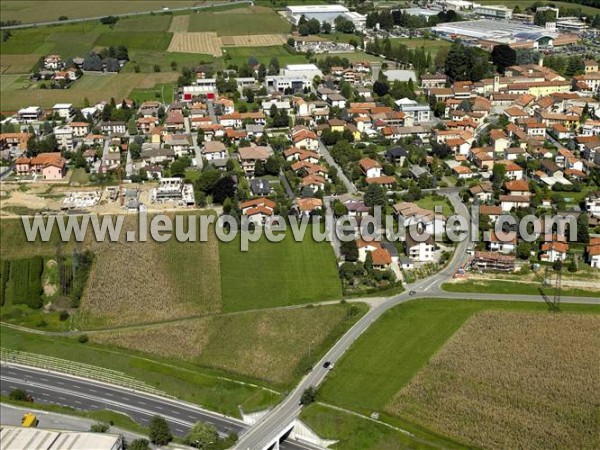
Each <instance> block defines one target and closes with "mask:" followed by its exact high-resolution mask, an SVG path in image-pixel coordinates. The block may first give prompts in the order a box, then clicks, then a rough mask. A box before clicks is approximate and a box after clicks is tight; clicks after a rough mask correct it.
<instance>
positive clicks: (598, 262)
mask: <svg viewBox="0 0 600 450" xmlns="http://www.w3.org/2000/svg"><path fill="white" fill-rule="evenodd" d="M586 255H587V261H588V263H589V264H590V266H592V267H593V268H595V269H600V238H592V239H591V240H590V244H589V245H588V246H587V247H586Z"/></svg>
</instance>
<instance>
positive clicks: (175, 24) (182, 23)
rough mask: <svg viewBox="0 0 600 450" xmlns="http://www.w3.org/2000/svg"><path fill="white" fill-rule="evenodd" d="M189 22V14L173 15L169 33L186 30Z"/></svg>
mask: <svg viewBox="0 0 600 450" xmlns="http://www.w3.org/2000/svg"><path fill="white" fill-rule="evenodd" d="M189 24H190V16H187V15H186V16H173V19H172V20H171V25H170V26H169V32H170V33H183V32H186V31H187V30H188V26H189Z"/></svg>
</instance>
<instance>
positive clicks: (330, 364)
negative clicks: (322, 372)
mask: <svg viewBox="0 0 600 450" xmlns="http://www.w3.org/2000/svg"><path fill="white" fill-rule="evenodd" d="M334 365H335V364H333V363H332V362H331V361H326V362H325V364H323V368H324V369H329V370H331V369H333V366H334Z"/></svg>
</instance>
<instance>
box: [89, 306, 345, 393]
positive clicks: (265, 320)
mask: <svg viewBox="0 0 600 450" xmlns="http://www.w3.org/2000/svg"><path fill="white" fill-rule="evenodd" d="M346 314H347V313H346V308H345V307H343V306H341V305H336V306H326V307H325V306H324V307H316V308H302V309H295V310H288V311H276V310H271V311H261V312H251V313H241V314H239V313H238V314H229V315H224V316H211V317H205V318H201V319H193V320H189V321H183V322H180V323H178V324H172V325H169V324H165V325H155V326H151V327H146V328H143V329H137V330H129V331H119V332H107V333H97V334H93V335H91V336H90V337H91V339H92V340H93V341H94V342H99V343H103V344H113V345H118V346H121V347H125V348H129V349H134V350H139V351H143V352H145V353H150V354H157V355H160V356H164V357H169V358H177V359H182V360H185V361H190V362H194V363H197V364H200V365H203V366H209V367H213V368H217V369H222V370H226V371H229V372H235V373H238V374H241V375H245V376H250V377H253V378H258V379H262V380H266V381H269V382H273V383H285V382H287V381H289V380H290V379H291V378H292V376H293V373H294V369H295V368H296V366H297V365H298V363H299V362H300V360H301V359H302V358H304V357H306V356H307V354H308V352H309V349H310V348H312V350H313V352H314V351H316V349H317V348H318V347H319V345H320V344H321V343H322V342H323V341H324V340H325V338H326V337H327V336H328V335H329V333H331V332H332V330H333V329H334V328H335V327H336V326H338V325H339V324H340V323H341V322H343V321H344V319H345V318H346Z"/></svg>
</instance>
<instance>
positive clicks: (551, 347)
mask: <svg viewBox="0 0 600 450" xmlns="http://www.w3.org/2000/svg"><path fill="white" fill-rule="evenodd" d="M599 329H600V316H598V315H583V314H564V313H563V314H532V313H529V314H528V313H508V312H498V311H494V312H484V313H480V314H477V315H476V316H474V317H473V318H472V319H471V320H470V321H469V322H467V324H466V325H465V326H464V327H463V328H462V329H461V330H460V331H459V332H458V333H457V334H456V335H455V336H454V337H452V339H451V340H450V341H449V342H448V343H447V344H446V345H445V347H444V348H443V349H442V351H441V352H440V353H439V354H438V355H436V356H435V357H434V358H433V359H432V360H431V361H430V363H429V364H428V365H427V366H426V367H425V368H424V369H423V370H422V371H421V372H419V374H418V375H417V376H416V377H415V378H414V379H413V380H412V381H411V382H410V384H409V385H408V386H406V387H405V388H404V389H403V390H402V391H400V393H399V394H398V395H397V396H395V397H394V399H393V400H392V401H391V403H390V404H389V405H388V406H387V408H386V410H387V412H389V413H391V414H397V415H400V416H403V417H406V418H408V419H409V420H411V421H416V422H418V423H420V424H421V425H423V426H426V427H428V428H431V429H433V430H435V431H437V432H439V433H442V434H445V435H449V436H452V437H455V438H456V439H459V440H461V441H462V442H465V443H466V444H468V445H469V446H476V447H481V448H489V449H506V448H590V449H591V448H599V447H600V434H598V433H597V431H598V422H597V419H598V413H599V412H600V411H599V409H598V405H599V404H600V379H599V378H598V367H600V351H599V349H600V333H598V330H599Z"/></svg>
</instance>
